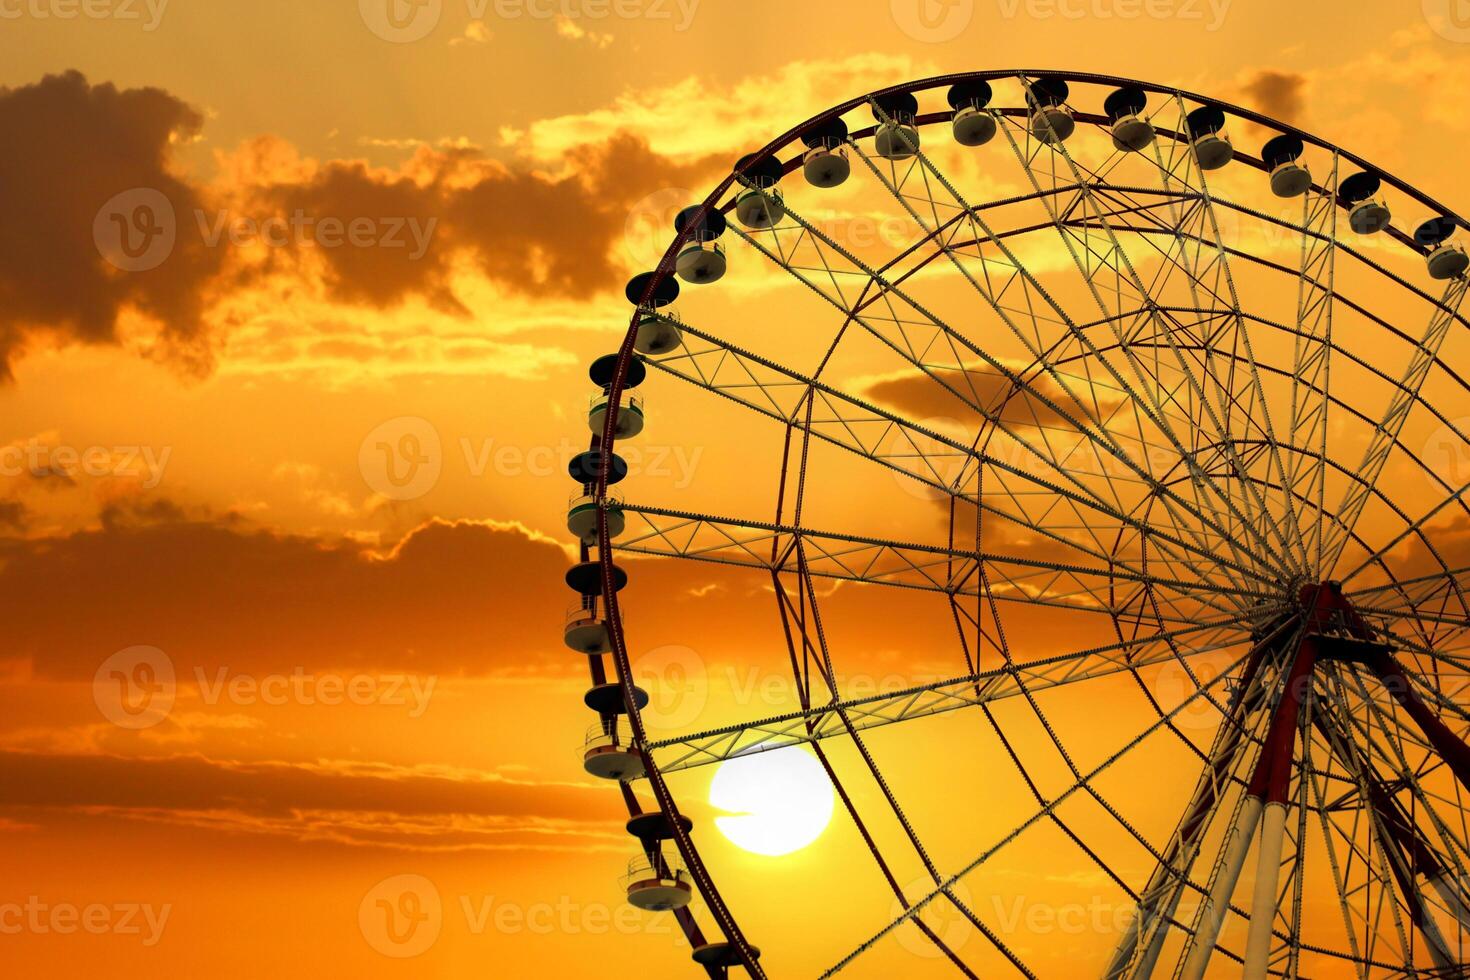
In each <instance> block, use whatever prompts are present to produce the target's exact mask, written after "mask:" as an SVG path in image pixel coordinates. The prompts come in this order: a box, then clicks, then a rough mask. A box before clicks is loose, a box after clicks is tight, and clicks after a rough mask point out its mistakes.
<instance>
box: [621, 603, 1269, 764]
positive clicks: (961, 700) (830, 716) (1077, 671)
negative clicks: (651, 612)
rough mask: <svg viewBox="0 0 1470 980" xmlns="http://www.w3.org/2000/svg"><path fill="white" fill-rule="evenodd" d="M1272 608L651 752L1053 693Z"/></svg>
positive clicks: (1155, 660) (1224, 636)
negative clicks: (1025, 690)
mask: <svg viewBox="0 0 1470 980" xmlns="http://www.w3.org/2000/svg"><path fill="white" fill-rule="evenodd" d="M1266 612H1267V611H1265V610H1263V611H1262V613H1261V614H1259V615H1256V616H1249V617H1247V616H1241V617H1235V618H1233V619H1228V620H1219V621H1215V622H1211V623H1207V624H1202V625H1196V626H1191V627H1186V628H1183V629H1178V630H1173V631H1168V632H1163V633H1159V634H1155V635H1151V636H1142V637H1138V638H1136V639H1132V640H1128V641H1122V642H1118V643H1113V644H1108V645H1106V646H1102V647H1096V648H1092V649H1088V650H1081V651H1077V652H1076V653H1069V654H1061V655H1057V656H1051V657H1042V658H1037V659H1034V660H1029V661H1024V662H1021V663H1018V664H1015V665H1012V666H1007V667H1003V668H996V669H993V670H986V671H977V672H972V673H970V674H967V675H964V676H961V677H953V678H948V679H946V680H941V681H933V682H930V683H926V684H917V685H915V686H913V687H910V688H905V689H903V690H901V691H895V692H892V693H886V694H876V695H869V696H867V697H861V698H848V699H846V700H841V701H834V702H831V703H827V704H813V705H812V706H810V707H808V708H804V709H803V710H801V711H794V712H788V713H785V714H779V715H773V716H771V717H768V718H760V719H755V720H752V721H747V722H742V723H740V724H737V725H729V726H725V727H721V728H718V729H712V730H710V731H704V732H697V733H693V734H689V735H682V736H674V737H669V738H664V739H660V740H658V741H653V742H650V743H649V745H648V749H649V751H653V752H660V753H663V752H665V751H667V750H672V751H671V752H670V754H669V755H668V756H667V757H666V761H665V762H664V763H662V764H661V765H660V767H659V768H660V771H661V772H677V771H679V770H681V769H689V768H696V767H699V766H704V765H709V764H711V763H715V762H720V761H723V760H725V759H730V758H735V757H737V756H743V755H749V754H752V753H757V752H767V751H771V750H774V749H777V748H783V747H786V746H789V745H798V744H803V743H809V742H814V741H819V740H822V739H825V738H829V737H831V736H833V735H841V734H843V733H844V732H845V730H846V729H845V723H844V721H843V716H844V715H845V716H846V718H847V719H849V720H850V723H851V724H852V725H853V726H854V727H855V728H856V729H858V730H860V731H861V730H866V729H869V728H878V727H883V726H886V725H892V724H897V723H900V722H904V721H911V720H914V719H917V718H926V717H931V716H934V715H938V714H944V713H947V712H950V711H954V710H958V709H961V708H966V707H975V706H980V705H985V704H990V703H992V702H996V701H1000V700H1005V699H1008V698H1012V697H1016V696H1018V695H1020V694H1021V685H1022V684H1025V685H1026V686H1027V687H1028V688H1029V689H1030V690H1032V691H1041V690H1048V689H1053V688H1060V687H1065V686H1068V685H1073V684H1079V683H1083V682H1086V681H1090V680H1094V679H1097V678H1100V677H1107V676H1112V675H1116V674H1120V673H1123V672H1125V671H1129V670H1139V669H1142V668H1145V667H1149V666H1155V665H1158V664H1163V663H1169V662H1173V661H1174V660H1175V657H1176V654H1175V653H1174V652H1173V651H1172V650H1171V649H1170V646H1169V644H1170V642H1173V643H1175V644H1177V643H1178V641H1179V640H1181V639H1184V638H1192V642H1190V643H1189V644H1188V645H1187V646H1184V647H1183V648H1182V649H1183V655H1184V656H1187V657H1195V656H1201V655H1203V654H1207V653H1217V652H1221V651H1228V650H1230V649H1232V648H1234V647H1237V646H1239V645H1240V644H1242V643H1244V642H1246V641H1247V640H1248V639H1249V636H1248V631H1249V628H1250V626H1251V624H1253V623H1255V622H1259V620H1260V619H1262V618H1264V617H1265V614H1266Z"/></svg>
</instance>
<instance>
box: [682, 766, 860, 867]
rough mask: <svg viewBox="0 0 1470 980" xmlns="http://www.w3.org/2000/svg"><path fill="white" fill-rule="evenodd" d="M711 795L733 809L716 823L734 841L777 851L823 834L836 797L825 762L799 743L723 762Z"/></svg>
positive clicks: (790, 849)
mask: <svg viewBox="0 0 1470 980" xmlns="http://www.w3.org/2000/svg"><path fill="white" fill-rule="evenodd" d="M709 801H710V805H711V806H713V807H715V808H716V809H719V810H724V811H725V812H726V813H727V814H728V816H721V817H715V827H716V828H718V829H719V831H720V833H722V834H724V835H725V837H726V838H728V839H729V841H730V842H731V843H732V844H734V845H735V846H736V847H739V848H741V849H742V850H746V851H749V852H751V853H752V854H765V855H769V856H771V857H779V856H780V855H783V854H791V853H793V852H795V851H799V850H801V849H802V848H803V847H806V846H807V845H809V844H811V843H812V842H813V841H815V840H816V839H817V838H818V837H820V836H821V835H822V831H824V830H826V829H827V824H828V823H830V822H831V820H832V808H833V806H834V804H835V802H836V800H835V796H834V794H833V792H832V784H831V783H830V782H829V781H828V780H827V771H826V770H825V769H823V768H822V764H821V763H819V762H818V761H817V760H816V758H815V757H814V756H812V755H811V754H809V753H807V752H804V751H802V750H801V749H799V748H797V747H795V746H791V747H789V748H784V749H776V750H775V751H773V752H762V753H759V754H757V755H747V756H740V757H737V758H734V759H729V760H727V761H726V762H724V763H721V765H720V768H719V769H718V770H717V771H716V772H715V778H714V779H713V781H711V783H710V787H709Z"/></svg>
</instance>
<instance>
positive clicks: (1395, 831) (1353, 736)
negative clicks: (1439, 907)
mask: <svg viewBox="0 0 1470 980" xmlns="http://www.w3.org/2000/svg"><path fill="white" fill-rule="evenodd" d="M1354 680H1355V681H1356V684H1357V686H1358V688H1359V692H1360V693H1361V695H1362V697H1363V702H1362V703H1363V704H1365V705H1366V707H1367V709H1368V713H1367V717H1366V718H1362V719H1357V720H1355V719H1354V717H1353V716H1354V714H1355V712H1353V711H1352V709H1351V708H1350V706H1349V703H1348V702H1349V699H1348V697H1347V693H1346V687H1345V685H1344V683H1343V678H1342V676H1341V672H1338V674H1337V675H1336V676H1335V678H1334V685H1333V687H1332V689H1331V691H1330V697H1329V699H1328V702H1326V704H1325V705H1324V713H1325V714H1326V715H1327V716H1328V718H1329V719H1330V721H1324V724H1323V726H1322V727H1323V732H1324V735H1325V736H1326V737H1327V738H1328V740H1329V741H1330V742H1331V743H1332V745H1333V747H1334V749H1335V751H1336V752H1337V753H1339V754H1340V756H1341V760H1342V762H1343V763H1344V765H1345V766H1346V768H1347V769H1348V771H1349V772H1351V773H1352V774H1353V775H1354V778H1355V779H1356V781H1357V783H1358V793H1359V807H1360V809H1361V811H1362V812H1363V813H1365V814H1366V815H1367V820H1366V823H1367V825H1368V828H1369V829H1370V830H1371V834H1372V838H1373V840H1374V842H1375V843H1376V845H1377V850H1378V854H1379V856H1380V864H1381V865H1384V866H1386V867H1387V868H1388V870H1389V872H1390V874H1389V875H1387V876H1384V877H1385V880H1384V881H1383V882H1382V887H1383V889H1384V892H1385V894H1387V895H1390V896H1393V897H1395V898H1396V899H1397V901H1396V903H1395V911H1396V918H1397V912H1398V910H1399V909H1402V917H1403V918H1405V919H1406V920H1407V923H1408V924H1409V925H1410V926H1412V927H1413V929H1414V930H1416V931H1417V932H1418V933H1419V934H1420V935H1421V936H1422V937H1423V941H1424V943H1425V944H1426V945H1427V946H1428V948H1429V950H1430V953H1431V955H1432V956H1433V959H1434V965H1435V968H1436V969H1444V968H1446V967H1448V966H1449V965H1450V964H1451V963H1452V962H1454V961H1456V959H1457V957H1453V956H1452V955H1451V954H1450V952H1449V947H1448V945H1447V944H1446V942H1445V939H1444V936H1443V934H1442V932H1441V930H1440V928H1439V926H1438V924H1437V923H1436V922H1435V920H1434V918H1433V917H1432V916H1431V915H1430V912H1429V908H1428V904H1427V903H1426V901H1425V897H1426V896H1425V895H1424V894H1423V893H1422V890H1421V888H1420V886H1419V884H1418V882H1417V877H1419V876H1422V877H1424V878H1425V879H1426V881H1425V883H1426V884H1429V885H1431V886H1432V887H1439V888H1443V889H1444V895H1445V896H1449V897H1453V896H1455V895H1456V893H1457V892H1458V889H1459V885H1458V882H1456V883H1455V884H1454V885H1453V886H1451V885H1450V883H1449V882H1448V881H1444V882H1441V883H1440V884H1439V885H1438V886H1435V885H1434V883H1435V882H1436V881H1438V880H1440V879H1442V878H1445V877H1446V875H1447V874H1448V873H1449V872H1450V869H1451V868H1463V864H1462V862H1461V861H1460V859H1459V857H1458V856H1457V855H1456V854H1455V852H1454V849H1453V848H1452V849H1451V850H1450V851H1448V852H1438V851H1436V849H1435V848H1434V845H1433V844H1432V842H1431V840H1430V839H1429V838H1428V837H1426V836H1425V835H1424V834H1423V833H1422V832H1421V831H1420V830H1419V829H1418V827H1417V825H1416V824H1415V823H1414V822H1413V821H1412V820H1411V818H1410V816H1409V814H1407V813H1405V812H1404V810H1403V809H1402V808H1401V807H1400V805H1399V804H1398V803H1397V802H1396V800H1395V794H1394V791H1393V790H1392V789H1391V787H1390V785H1389V784H1388V783H1387V782H1386V781H1385V780H1383V778H1382V777H1381V776H1379V774H1378V771H1377V768H1376V767H1375V766H1374V764H1373V762H1372V760H1371V755H1372V754H1374V753H1375V752H1376V753H1377V754H1378V755H1380V756H1381V757H1383V758H1384V759H1385V761H1386V762H1387V764H1388V767H1389V769H1390V771H1391V772H1394V773H1405V772H1408V771H1409V766H1408V760H1407V758H1406V757H1405V756H1404V754H1403V745H1402V743H1401V742H1399V741H1397V739H1396V735H1397V734H1398V733H1399V732H1400V731H1401V728H1400V726H1399V725H1398V724H1397V722H1396V721H1394V720H1392V719H1390V718H1389V717H1388V716H1387V714H1386V713H1385V712H1383V711H1382V710H1381V709H1380V708H1379V707H1378V706H1377V704H1376V702H1375V701H1374V700H1373V698H1372V696H1371V695H1370V694H1369V692H1368V689H1367V687H1366V685H1365V684H1364V683H1363V680H1362V678H1361V677H1355V678H1354ZM1360 744H1361V745H1362V746H1366V747H1367V749H1366V751H1365V750H1364V749H1363V748H1360V747H1359V745H1360ZM1385 745H1386V746H1387V748H1385ZM1388 749H1392V753H1393V754H1392V755H1390V752H1389V751H1388ZM1405 783H1407V785H1408V788H1409V792H1410V794H1411V796H1413V797H1414V799H1415V800H1416V802H1417V804H1418V806H1417V807H1416V808H1415V809H1414V811H1413V812H1416V813H1421V814H1426V813H1427V814H1428V816H1429V818H1430V821H1431V824H1434V823H1435V822H1436V821H1435V817H1436V815H1437V808H1436V807H1435V806H1434V804H1433V803H1432V802H1431V801H1430V800H1429V799H1428V797H1427V796H1425V795H1424V794H1423V793H1422V792H1420V791H1418V788H1417V786H1418V784H1417V782H1416V781H1415V780H1412V779H1410V780H1404V779H1402V778H1401V777H1397V776H1396V778H1395V779H1394V785H1400V786H1402V785H1403V784H1405ZM1439 826H1440V827H1443V824H1442V822H1440V823H1439ZM1460 849H1461V850H1463V843H1462V844H1461V846H1460ZM1443 900H1444V898H1443V897H1442V898H1441V901H1443ZM1399 932H1400V942H1401V944H1402V945H1403V949H1404V956H1405V959H1406V962H1407V963H1410V964H1412V962H1413V959H1414V954H1413V944H1412V942H1411V941H1410V940H1409V938H1408V935H1407V932H1408V930H1407V929H1406V928H1405V926H1404V924H1403V923H1402V922H1399Z"/></svg>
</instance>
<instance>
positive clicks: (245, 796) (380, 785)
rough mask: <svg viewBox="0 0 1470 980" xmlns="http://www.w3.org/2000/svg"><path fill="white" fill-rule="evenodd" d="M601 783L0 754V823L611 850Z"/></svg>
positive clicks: (351, 766)
mask: <svg viewBox="0 0 1470 980" xmlns="http://www.w3.org/2000/svg"><path fill="white" fill-rule="evenodd" d="M600 789H601V788H600V787H595V786H583V785H579V784H573V783H558V782H537V781H532V780H522V779H512V778H509V777H506V776H504V775H501V774H497V773H485V772H470V771H464V770H455V769H448V768H444V767H430V766H416V767H405V766H395V765H390V764H386V763H357V762H335V761H327V762H315V763H289V762H233V761H221V760H214V759H207V758H204V757H201V756H197V755H179V756H169V757H162V758H126V757H122V756H114V755H92V754H51V753H34V752H14V751H0V808H5V809H7V810H9V811H11V813H12V815H13V817H14V819H3V818H0V830H4V829H6V828H7V827H9V828H10V829H12V830H19V829H25V828H26V826H27V823H26V818H29V817H33V816H37V815H39V814H42V813H45V812H46V811H55V810H66V811H70V812H73V813H78V812H80V813H90V814H93V815H97V816H101V817H104V818H112V819H115V818H117V817H126V818H132V819H140V820H149V821H160V822H166V823H175V824H188V825H191V826H201V827H207V828H211V829H215V830H224V831H231V832H250V833H267V834H274V835H281V836H289V837H294V838H297V839H302V840H329V841H334V842H337V843H343V844H356V845H375V846H391V847H395V848H403V849H410V850H435V851H450V850H495V849H502V848H518V849H519V848H526V847H558V848H562V849H565V848H575V849H586V848H589V847H599V846H600V847H605V848H615V847H617V846H618V845H619V844H620V843H621V839H622V835H621V834H615V833H614V831H615V830H616V829H617V825H616V823H615V822H611V821H609V819H608V818H609V817H610V816H611V815H612V814H613V813H614V812H615V811H614V808H615V807H616V806H617V802H616V797H609V796H608V795H607V794H606V793H605V792H602V791H600Z"/></svg>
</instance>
